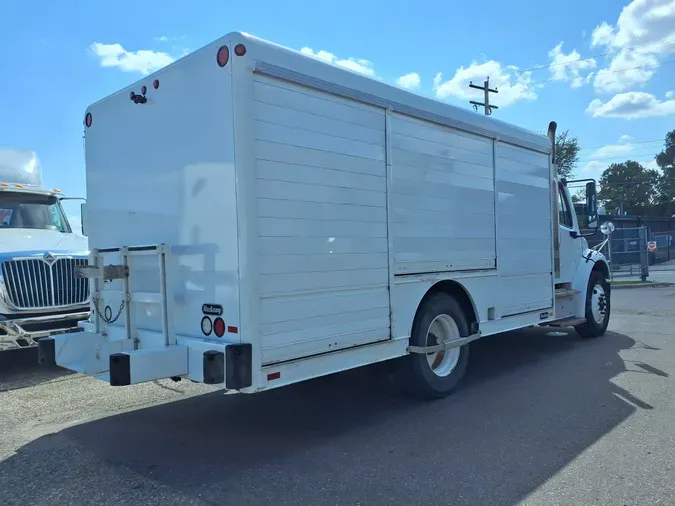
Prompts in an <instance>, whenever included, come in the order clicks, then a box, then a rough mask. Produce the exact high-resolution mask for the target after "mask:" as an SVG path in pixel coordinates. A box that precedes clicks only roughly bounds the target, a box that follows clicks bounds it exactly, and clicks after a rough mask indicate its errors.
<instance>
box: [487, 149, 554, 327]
mask: <svg viewBox="0 0 675 506" xmlns="http://www.w3.org/2000/svg"><path fill="white" fill-rule="evenodd" d="M497 167H498V170H497V189H498V192H499V194H498V202H497V213H498V218H497V222H498V224H499V226H498V231H497V234H498V236H497V240H498V248H499V294H500V295H499V297H500V301H499V303H500V305H499V307H500V309H501V315H502V316H509V315H514V314H519V313H524V312H528V311H536V310H538V309H547V308H550V307H552V304H553V301H552V298H551V294H552V287H551V283H552V282H553V280H552V277H551V272H552V269H553V267H552V265H551V245H552V237H551V233H552V232H551V230H552V229H551V215H550V213H548V212H543V211H544V210H548V209H550V208H551V201H550V198H551V190H550V188H551V186H550V176H549V174H550V170H549V159H548V156H547V155H544V154H540V153H535V152H533V151H529V150H526V149H522V148H518V147H515V146H511V145H505V144H498V145H497ZM533 210H539V211H537V212H534V211H533Z"/></svg>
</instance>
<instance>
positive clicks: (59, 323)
mask: <svg viewBox="0 0 675 506" xmlns="http://www.w3.org/2000/svg"><path fill="white" fill-rule="evenodd" d="M87 319H89V311H86V310H85V311H78V312H75V313H65V314H57V315H40V316H30V317H26V318H13V319H6V320H3V319H0V351H5V350H11V349H15V348H28V347H31V346H37V340H38V339H40V338H43V337H48V336H53V335H56V334H64V333H67V332H68V333H73V332H80V331H82V329H81V328H80V327H78V326H77V323H76V324H75V325H74V326H73V321H76V322H80V321H83V320H87ZM40 324H47V325H48V327H49V328H46V329H40V330H26V329H25V328H24V327H26V326H30V325H40Z"/></svg>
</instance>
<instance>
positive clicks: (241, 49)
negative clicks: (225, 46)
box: [234, 44, 246, 56]
mask: <svg viewBox="0 0 675 506" xmlns="http://www.w3.org/2000/svg"><path fill="white" fill-rule="evenodd" d="M234 54H236V55H237V56H244V55H245V54H246V46H245V45H244V44H237V45H236V46H234Z"/></svg>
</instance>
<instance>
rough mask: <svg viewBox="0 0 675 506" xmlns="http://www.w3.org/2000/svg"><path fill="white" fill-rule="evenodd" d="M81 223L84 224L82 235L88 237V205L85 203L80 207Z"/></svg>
mask: <svg viewBox="0 0 675 506" xmlns="http://www.w3.org/2000/svg"><path fill="white" fill-rule="evenodd" d="M80 221H81V223H82V235H83V236H85V237H86V235H87V203H86V202H83V203H82V204H81V205H80Z"/></svg>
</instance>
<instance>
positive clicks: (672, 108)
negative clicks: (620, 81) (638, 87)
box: [586, 91, 675, 119]
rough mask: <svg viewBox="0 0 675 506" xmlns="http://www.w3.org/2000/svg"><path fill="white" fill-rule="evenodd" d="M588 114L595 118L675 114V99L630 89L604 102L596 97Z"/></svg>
mask: <svg viewBox="0 0 675 506" xmlns="http://www.w3.org/2000/svg"><path fill="white" fill-rule="evenodd" d="M586 114H590V115H591V116H592V117H593V118H599V117H605V118H624V119H637V118H650V117H654V116H668V115H670V114H675V100H672V99H670V100H662V101H661V100H659V99H657V98H656V97H655V96H654V95H652V94H651V93H645V92H642V91H630V92H628V93H620V94H619V95H615V96H614V97H612V98H611V99H610V100H609V101H607V102H603V101H602V100H600V99H598V98H596V99H595V100H593V101H591V103H590V104H588V107H587V108H586Z"/></svg>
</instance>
